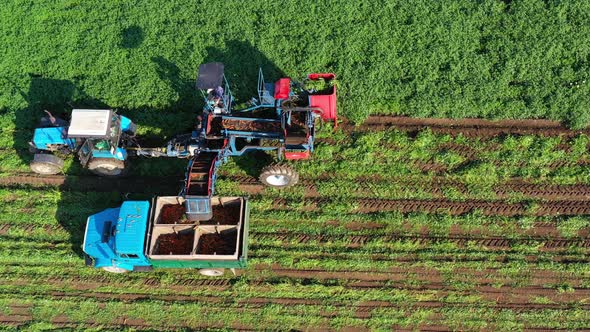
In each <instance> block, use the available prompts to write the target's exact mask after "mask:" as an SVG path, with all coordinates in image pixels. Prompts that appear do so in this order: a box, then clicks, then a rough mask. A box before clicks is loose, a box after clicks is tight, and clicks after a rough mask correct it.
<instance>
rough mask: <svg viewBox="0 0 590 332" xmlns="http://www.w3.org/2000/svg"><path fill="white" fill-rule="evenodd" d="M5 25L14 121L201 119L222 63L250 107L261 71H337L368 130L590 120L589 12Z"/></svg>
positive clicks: (169, 14)
mask: <svg viewBox="0 0 590 332" xmlns="http://www.w3.org/2000/svg"><path fill="white" fill-rule="evenodd" d="M0 17H2V20H0V30H1V31H2V32H3V33H2V34H0V43H1V44H2V46H3V47H2V49H3V51H2V53H1V56H0V72H2V77H1V78H0V109H1V110H4V112H6V113H5V114H6V115H5V116H10V115H11V114H12V116H14V112H17V111H21V110H23V109H27V108H29V110H30V109H31V108H33V109H39V108H52V107H58V108H59V107H64V106H67V103H68V102H71V103H72V104H73V105H77V106H78V105H85V106H93V105H108V106H110V107H115V108H119V109H125V110H129V111H130V112H132V113H133V118H134V119H141V120H143V121H145V122H146V123H149V122H150V121H152V122H151V124H152V125H153V124H154V123H153V121H155V119H153V117H158V118H159V117H160V114H166V115H167V116H172V118H173V119H176V118H175V116H174V115H171V114H176V113H178V112H180V111H187V112H188V111H194V110H196V109H199V106H198V105H197V104H198V103H197V98H196V97H197V95H196V94H195V93H194V90H193V86H194V85H193V84H194V79H195V76H196V71H197V67H198V65H199V64H200V63H203V62H208V61H222V62H224V63H225V64H226V72H227V74H228V78H229V80H230V82H231V83H232V85H233V89H234V90H235V91H234V92H236V94H237V95H238V97H242V98H244V97H248V98H249V97H251V95H252V92H253V89H254V88H255V83H256V75H257V70H258V67H259V66H261V67H263V69H264V70H265V72H266V73H267V77H268V78H274V79H276V78H277V77H278V76H280V75H289V76H292V77H301V76H302V75H305V74H307V73H309V72H318V71H319V72H323V71H332V72H334V73H336V75H337V76H338V78H339V80H340V83H341V89H340V97H341V98H340V101H339V102H340V106H341V108H340V110H341V113H342V114H343V115H345V116H347V117H348V118H350V119H352V120H354V121H362V120H363V119H364V118H365V117H366V116H367V115H368V114H405V115H409V116H420V117H425V116H428V117H430V116H435V117H453V118H462V117H484V118H549V119H555V120H560V121H565V122H566V123H568V124H569V125H571V126H574V127H582V126H585V125H586V124H587V123H588V120H589V119H590V112H589V111H588V109H587V105H588V103H589V101H590V87H589V85H588V83H586V80H587V79H588V75H589V73H590V61H589V58H590V48H589V47H588V45H589V44H590V37H589V36H590V33H589V32H590V31H589V29H590V4H588V3H587V2H584V1H540V0H516V1H504V2H503V1H499V0H486V1H480V2H473V1H469V0H463V1H447V2H433V1H410V2H408V1H369V2H362V3H360V2H341V1H325V2H320V3H318V2H316V1H283V2H281V3H270V4H269V3H268V2H267V1H247V2H243V1H214V2H208V3H200V2H194V1H179V0H178V1H151V2H149V3H148V2H142V1H125V2H121V1H75V0H72V1H65V0H64V1H36V2H34V3H31V2H30V1H18V0H10V1H5V2H4V4H3V5H2V6H1V7H0ZM589 83H590V82H589ZM153 112H156V113H157V114H158V115H155V114H154V113H153ZM138 113H140V114H141V115H139V116H138ZM35 118H36V117H35ZM27 119H28V118H27ZM173 122H177V121H176V120H173Z"/></svg>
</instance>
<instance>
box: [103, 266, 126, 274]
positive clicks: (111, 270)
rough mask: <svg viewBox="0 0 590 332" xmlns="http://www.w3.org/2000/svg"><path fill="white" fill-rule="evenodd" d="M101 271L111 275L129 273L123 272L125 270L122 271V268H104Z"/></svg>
mask: <svg viewBox="0 0 590 332" xmlns="http://www.w3.org/2000/svg"><path fill="white" fill-rule="evenodd" d="M102 269H103V270H105V271H107V272H111V273H127V272H129V270H125V269H122V268H120V267H116V266H105V267H103V268H102Z"/></svg>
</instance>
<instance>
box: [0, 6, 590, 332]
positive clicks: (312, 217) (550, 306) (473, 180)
mask: <svg viewBox="0 0 590 332" xmlns="http://www.w3.org/2000/svg"><path fill="white" fill-rule="evenodd" d="M589 29H590V4H589V3H587V2H583V1H561V2H560V1H532V0H531V1H520V0H514V1H496V0H494V1H491V0H483V1H478V2H474V1H468V0H464V1H443V2H435V1H409V2H408V1H381V2H378V1H370V2H355V1H325V2H314V1H283V2H276V3H269V2H268V1H214V2H195V1H193V2H190V1H185V2H181V1H177V0H172V1H151V2H147V1H143V2H141V1H95V0H91V1H73V0H70V1H66V0H64V1H35V2H31V1H17V0H9V1H5V2H4V3H2V4H1V5H0V31H2V33H0V43H1V44H2V48H1V51H0V52H1V53H0V128H1V130H0V183H3V184H0V330H20V329H28V330H35V331H36V330H46V329H72V330H88V329H90V330H124V329H126V330H173V329H174V330H187V331H188V330H194V329H210V330H232V329H244V330H262V329H265V330H290V329H293V330H343V329H345V328H349V329H352V330H379V331H381V330H396V331H397V330H403V329H406V330H420V329H432V330H441V331H443V330H473V331H479V330H489V331H515V330H516V331H520V330H542V329H565V330H588V329H590V316H589V315H588V312H589V310H590V305H589V303H588V301H589V300H590V264H589V261H590V258H589V256H588V255H589V250H590V242H589V241H590V240H589V234H590V205H588V204H587V202H588V200H589V198H588V197H590V171H589V168H588V165H590V152H589V151H588V146H589V144H590V137H588V133H587V131H586V132H571V133H569V134H568V135H561V136H551V137H546V136H543V135H542V134H541V133H538V134H531V135H497V136H494V137H488V136H481V137H478V136H477V135H475V136H473V135H471V136H470V135H450V134H442V133H437V132H436V131H435V130H431V129H428V128H426V129H420V130H416V131H404V130H400V129H399V128H395V127H392V128H386V129H384V130H377V131H375V130H370V129H366V128H364V129H363V128H362V127H359V128H353V127H346V128H342V127H345V126H341V129H339V130H336V131H334V132H332V131H331V128H328V127H329V126H328V127H325V128H323V130H322V131H321V132H320V133H319V135H318V140H317V142H316V143H317V144H316V149H315V151H314V155H313V158H312V159H310V160H308V161H301V162H297V163H293V165H292V166H293V167H294V168H295V169H296V170H297V171H298V172H299V174H300V178H301V183H300V184H299V185H297V186H295V187H292V188H288V189H285V190H282V191H279V190H276V189H272V188H262V187H261V186H259V185H256V184H254V185H253V184H252V181H249V180H252V179H253V178H256V177H257V176H258V173H259V171H260V169H261V168H262V167H263V166H265V165H266V164H267V162H268V161H269V158H268V156H265V155H261V154H255V155H251V156H245V157H241V158H234V159H232V160H231V161H230V162H229V164H227V165H224V166H223V167H222V169H221V174H220V179H219V181H218V183H217V187H216V189H217V191H218V192H217V194H218V195H223V196H230V195H231V196H234V195H249V196H250V198H251V205H252V212H251V218H250V220H251V221H250V243H249V245H250V248H249V255H250V257H249V266H248V268H247V269H245V270H243V271H240V272H239V274H238V275H237V276H233V275H230V274H229V273H228V274H226V275H225V276H224V277H222V278H219V279H213V278H208V277H204V276H201V275H199V274H198V272H197V271H195V270H188V269H176V270H157V271H154V272H152V273H129V274H125V275H115V274H108V273H105V272H104V271H101V270H96V269H92V268H88V267H85V266H84V259H83V258H82V253H81V248H80V246H81V244H82V240H83V233H84V227H85V223H86V218H87V217H88V215H90V214H93V213H96V212H98V211H101V210H102V209H105V208H108V207H115V206H118V205H120V204H121V202H122V201H123V200H125V199H129V198H133V199H140V198H146V197H149V196H150V195H151V194H153V193H154V192H153V191H152V190H151V189H150V188H145V187H142V188H139V187H132V188H129V190H125V191H121V192H119V191H115V190H100V189H96V188H88V187H85V186H83V185H82V184H81V181H80V180H81V179H87V178H88V176H90V173H89V172H88V171H87V170H84V169H82V168H81V166H80V165H79V164H78V163H77V161H76V160H75V159H74V158H72V157H70V158H68V159H67V160H66V164H65V179H64V183H65V185H64V186H63V187H61V188H60V187H57V186H51V185H44V186H37V185H35V186H34V185H26V184H23V183H14V182H9V181H5V182H2V180H3V179H9V178H11V177H14V176H17V175H23V174H24V175H26V176H30V175H31V174H30V169H29V166H28V165H29V162H30V160H31V159H32V155H31V154H30V153H29V152H28V151H27V149H28V142H29V141H30V140H31V137H32V134H33V129H34V128H35V126H36V124H37V121H38V119H39V117H40V116H41V114H42V111H43V110H44V109H47V110H50V111H52V112H53V113H54V114H63V113H66V114H67V113H68V112H69V111H70V110H71V109H72V108H82V107H88V108H98V107H111V108H114V109H116V110H117V111H118V112H119V113H120V114H124V115H126V116H128V117H129V118H131V119H133V121H134V122H136V123H137V124H138V125H139V134H140V136H141V138H142V139H143V140H145V141H147V142H149V143H150V144H153V145H154V146H156V145H159V144H162V143H164V142H166V141H167V140H168V139H170V138H171V137H173V136H174V135H175V134H179V133H184V132H188V131H190V130H191V128H192V127H193V125H194V124H195V121H196V116H197V114H198V113H199V112H200V110H201V108H202V102H201V96H200V95H199V94H198V92H197V91H195V89H194V83H195V77H196V73H197V68H198V66H199V64H201V63H204V62H210V61H221V62H224V63H225V65H226V66H225V68H226V76H227V78H228V80H229V81H230V84H231V86H232V91H233V92H234V94H235V95H236V96H237V97H238V98H239V99H240V100H241V101H245V100H248V99H249V98H250V97H252V96H253V95H254V94H255V92H256V91H255V89H256V78H257V74H258V68H259V66H260V67H262V68H263V70H264V72H265V77H266V78H267V80H268V81H272V80H274V79H277V78H279V77H281V76H291V77H294V78H295V77H302V76H303V75H305V74H307V73H310V72H334V73H336V75H337V77H338V98H339V99H338V103H339V104H338V107H339V108H338V110H339V115H342V116H344V117H346V118H348V119H350V120H352V121H353V122H356V123H361V122H362V121H363V120H364V119H365V118H366V117H367V116H369V115H370V114H389V115H407V116H413V117H449V118H464V117H480V118H492V119H531V118H546V119H551V120H558V121H563V122H564V123H565V124H566V125H568V126H570V127H575V128H582V127H585V126H586V125H587V124H588V122H589V121H590V110H589V109H588V105H590V89H589V85H588V84H587V83H586V80H587V78H588V75H589V73H590V47H589V46H588V45H590V33H589V32H590V31H589ZM131 165H132V169H131V174H132V175H131V177H130V181H132V180H133V179H145V178H150V177H152V178H153V177H167V178H169V177H178V178H179V180H181V179H182V178H183V176H184V172H185V167H186V160H177V159H173V160H171V159H133V160H132V163H131ZM96 181H97V184H98V183H100V181H103V180H101V179H100V178H96ZM172 187H173V190H177V189H176V188H175V187H174V185H172ZM174 192H176V191H174ZM371 204H373V205H371Z"/></svg>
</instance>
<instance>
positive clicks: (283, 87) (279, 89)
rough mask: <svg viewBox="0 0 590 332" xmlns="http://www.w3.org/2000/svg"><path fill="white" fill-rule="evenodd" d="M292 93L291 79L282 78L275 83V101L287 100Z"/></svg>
mask: <svg viewBox="0 0 590 332" xmlns="http://www.w3.org/2000/svg"><path fill="white" fill-rule="evenodd" d="M290 92H291V79H290V78H281V79H279V80H278V81H277V82H276V83H275V99H287V98H289V93H290Z"/></svg>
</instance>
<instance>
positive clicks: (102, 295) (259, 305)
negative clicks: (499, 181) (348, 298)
mask: <svg viewBox="0 0 590 332" xmlns="http://www.w3.org/2000/svg"><path fill="white" fill-rule="evenodd" d="M553 292H554V293H555V291H554V290H553ZM427 293H428V294H430V292H428V291H427ZM40 295H41V294H38V296H40ZM441 295H445V294H441ZM43 296H44V297H45V298H54V299H58V300H64V299H72V300H75V299H79V298H91V299H93V300H97V301H100V302H111V301H122V302H134V301H146V300H147V301H163V302H173V303H174V302H183V303H207V306H208V308H212V309H213V308H218V309H228V308H232V309H234V310H235V309H236V308H240V309H248V310H255V311H256V310H257V309H264V308H265V307H266V306H268V305H269V304H276V305H283V306H293V305H306V306H325V305H326V301H325V300H314V299H300V298H249V299H242V300H238V301H236V300H234V299H232V298H229V297H216V296H192V295H155V294H136V293H125V294H121V293H107V292H86V291H81V292H63V291H51V293H50V294H43ZM490 296H493V295H491V294H490ZM515 299H518V298H515ZM329 305H330V306H333V307H342V308H350V307H353V308H357V309H365V310H367V309H378V308H398V307H399V306H400V303H392V302H387V301H365V302H362V303H359V304H358V305H353V306H351V304H350V302H331V303H329ZM404 306H405V307H408V308H442V307H445V308H449V307H453V308H472V307H477V308H481V307H487V308H493V309H512V310H515V311H536V310H547V309H554V310H558V309H562V310H568V309H586V310H588V309H590V304H581V303H543V304H537V303H530V302H528V301H523V302H502V301H498V302H496V303H492V304H483V303H472V302H452V303H450V302H440V301H418V302H412V303H407V304H404ZM319 314H320V315H321V313H319Z"/></svg>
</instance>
